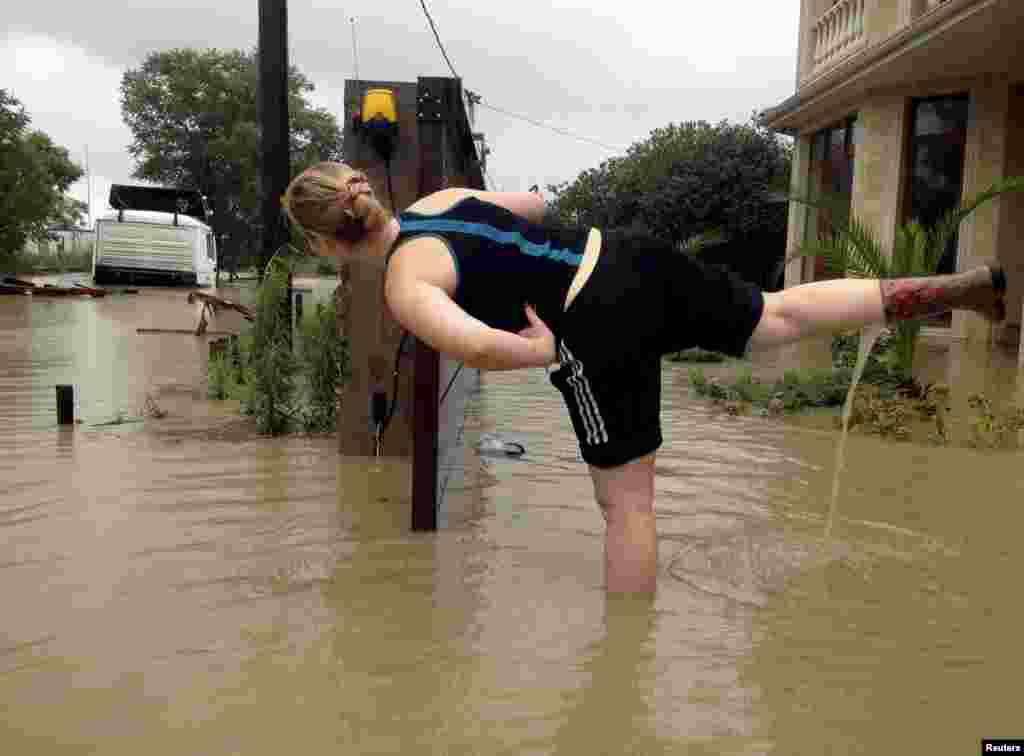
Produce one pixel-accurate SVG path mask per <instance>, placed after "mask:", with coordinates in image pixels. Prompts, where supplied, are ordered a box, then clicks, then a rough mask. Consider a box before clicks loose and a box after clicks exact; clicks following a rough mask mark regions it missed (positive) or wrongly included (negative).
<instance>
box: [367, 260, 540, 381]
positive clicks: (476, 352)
mask: <svg viewBox="0 0 1024 756" xmlns="http://www.w3.org/2000/svg"><path fill="white" fill-rule="evenodd" d="M385 298H386V299H387V303H388V307H389V308H390V309H391V312H392V313H393V314H394V316H395V319H396V320H398V322H399V323H401V324H402V325H403V326H405V328H407V329H408V330H409V331H410V332H412V333H413V334H415V335H416V336H417V337H418V338H420V339H422V340H423V341H424V342H426V343H427V344H429V345H430V346H431V347H433V348H434V349H436V350H437V351H439V352H441V353H443V354H447V355H449V356H451V357H454V358H456V359H458V360H461V361H462V362H464V363H465V364H466V365H468V366H469V367H475V368H481V369H484V370H514V369H516V368H529V367H544V366H546V365H550V364H551V363H553V362H554V361H555V353H554V339H553V337H552V338H551V339H548V338H546V337H545V336H544V335H539V336H531V337H530V338H527V337H526V336H520V335H519V334H515V333H510V332H509V331H502V330H499V329H497V328H491V327H490V326H488V325H486V324H485V323H483V322H481V321H479V320H477V319H476V318H474V317H472V316H470V315H469V314H467V313H466V311H465V310H463V309H462V308H461V307H459V306H458V305H457V304H456V303H455V302H453V301H452V299H451V297H449V296H448V295H447V294H446V293H445V292H444V291H443V290H442V289H440V288H438V287H437V286H434V285H433V284H431V283H428V282H426V281H421V280H418V279H415V278H412V277H409V276H406V277H402V276H400V275H395V274H394V273H390V274H389V275H388V280H387V283H386V285H385ZM533 317H536V316H535V315H534V316H533ZM534 326H536V324H534ZM545 330H546V329H545ZM548 333H549V334H550V331H548Z"/></svg>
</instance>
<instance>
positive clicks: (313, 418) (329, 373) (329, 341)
mask: <svg viewBox="0 0 1024 756" xmlns="http://www.w3.org/2000/svg"><path fill="white" fill-rule="evenodd" d="M302 354H303V366H304V368H305V377H306V386H307V396H308V403H307V407H306V411H305V414H304V416H303V423H304V425H305V427H306V430H309V431H330V430H333V429H334V428H335V427H336V426H337V407H338V395H337V390H338V386H339V385H341V384H342V383H344V382H345V381H346V380H347V379H348V377H349V376H350V375H351V370H350V364H349V351H348V342H347V341H346V340H345V339H343V338H342V337H341V336H340V335H339V333H338V310H337V305H336V303H335V299H334V297H333V296H332V297H331V299H330V303H329V304H328V305H327V306H326V307H325V306H323V305H317V308H316V316H315V317H314V318H313V319H312V320H311V321H310V322H307V323H304V324H303V329H302Z"/></svg>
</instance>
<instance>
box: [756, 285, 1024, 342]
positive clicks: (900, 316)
mask: <svg viewBox="0 0 1024 756" xmlns="http://www.w3.org/2000/svg"><path fill="white" fill-rule="evenodd" d="M1005 293H1006V275H1005V273H1004V272H1003V270H1002V269H1001V268H990V267H988V266H983V267H980V268H974V269H973V270H969V271H966V272H964V273H956V274H954V275H949V276H922V277H919V278H889V279H882V280H878V279H862V278H840V279H836V280H832V281H817V282H815V283H808V284H801V285H800V286H794V287H792V288H790V289H785V290H783V291H777V292H768V293H766V294H765V295H764V300H765V306H764V314H763V315H762V317H761V321H760V322H759V323H758V325H757V328H756V329H755V330H754V334H753V336H752V337H751V343H752V344H754V345H758V346H770V345H776V344H785V343H789V342H791V341H797V340H799V339H802V338H805V337H807V336H815V335H822V334H828V333H836V332H838V331H842V330H846V329H850V330H853V329H857V328H863V327H864V326H867V325H873V324H877V323H893V322H896V321H899V320H912V319H915V318H924V317H929V316H932V315H938V314H940V313H943V312H948V311H949V310H974V311H975V312H978V313H980V314H982V315H984V316H985V317H986V318H989V319H990V320H996V321H998V320H1002V319H1003V318H1004V317H1005V316H1006V307H1005V304H1004V303H1003V297H1004V295H1005Z"/></svg>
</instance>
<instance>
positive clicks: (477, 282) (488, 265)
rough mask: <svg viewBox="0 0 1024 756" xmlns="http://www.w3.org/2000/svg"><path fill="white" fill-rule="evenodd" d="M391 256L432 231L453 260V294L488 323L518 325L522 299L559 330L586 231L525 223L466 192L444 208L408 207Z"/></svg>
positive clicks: (514, 328)
mask: <svg viewBox="0 0 1024 756" xmlns="http://www.w3.org/2000/svg"><path fill="white" fill-rule="evenodd" d="M398 222H399V225H400V226H401V230H400V231H399V234H398V238H397V239H396V240H395V243H394V245H393V246H392V247H391V249H390V251H389V252H388V260H389V261H390V259H391V255H393V254H394V253H395V251H396V250H397V249H398V248H399V247H400V246H401V245H402V244H403V243H404V242H406V241H408V240H410V239H414V238H416V237H420V236H433V237H436V238H438V239H440V240H441V241H443V242H444V243H445V245H446V246H447V247H448V251H449V252H450V253H451V255H452V259H453V260H454V261H455V270H456V275H457V280H458V285H457V288H456V290H455V296H454V300H455V302H456V303H457V304H458V305H459V306H460V307H462V309H464V310H465V311H466V312H467V313H469V314H470V315H472V316H473V317H475V318H477V319H479V320H481V321H483V322H484V323H486V324H487V325H489V326H491V327H492V328H500V329H502V330H505V331H513V332H515V331H519V330H522V329H523V328H525V327H526V326H527V325H528V321H527V319H526V314H525V312H524V311H523V305H524V304H525V303H527V302H529V303H530V304H532V305H533V307H534V309H535V310H536V311H537V315H538V316H540V318H541V320H543V321H544V322H545V323H547V325H548V327H550V328H551V330H552V331H553V332H554V333H555V334H556V335H559V334H560V324H561V318H562V310H563V307H564V305H565V297H566V294H567V293H568V291H569V285H570V284H571V283H572V279H573V277H574V276H575V275H576V271H577V270H578V269H579V266H580V262H581V261H582V259H583V252H584V249H585V248H586V244H587V236H588V234H589V229H560V228H554V227H548V226H542V225H538V224H534V223H531V222H530V221H528V220H526V219H525V218H523V217H521V216H519V215H517V214H515V213H513V212H512V211H510V210H507V209H505V208H503V207H500V206H498V205H494V204H491V203H489V202H484V201H482V200H479V199H477V198H476V197H472V196H469V197H465V198H463V199H461V200H459V201H458V202H456V203H455V204H454V205H452V206H451V207H450V208H448V209H447V210H445V211H444V212H443V213H417V212H411V211H406V212H404V213H402V214H401V215H400V216H399V217H398Z"/></svg>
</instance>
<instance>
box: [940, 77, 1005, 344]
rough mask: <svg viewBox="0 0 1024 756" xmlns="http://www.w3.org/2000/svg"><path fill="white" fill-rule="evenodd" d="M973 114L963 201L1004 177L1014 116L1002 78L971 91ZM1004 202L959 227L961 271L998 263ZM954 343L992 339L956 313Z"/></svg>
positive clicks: (980, 325)
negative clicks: (960, 340)
mask: <svg viewBox="0 0 1024 756" xmlns="http://www.w3.org/2000/svg"><path fill="white" fill-rule="evenodd" d="M970 97H971V108H970V116H969V119H968V123H967V148H966V154H965V156H964V187H963V197H964V199H970V198H973V197H975V196H976V195H977V194H979V193H980V192H982V191H984V190H985V189H988V188H989V187H990V186H991V185H992V184H994V183H995V182H996V181H999V180H1000V179H1002V178H1003V177H1004V175H1005V170H1006V162H1007V154H1008V149H1009V145H1008V139H1007V125H1008V122H1009V115H1010V86H1009V83H1008V82H1007V80H1006V79H1005V78H1004V77H1001V76H987V77H985V78H983V79H981V80H979V81H978V83H977V84H975V85H974V86H973V87H971V90H970ZM1001 205H1002V199H996V200H993V201H991V202H988V203H986V204H985V205H984V206H983V207H981V208H979V209H978V210H977V211H976V212H975V213H974V214H972V215H971V217H970V218H968V219H967V220H966V221H964V223H963V224H962V225H961V227H960V247H959V254H958V259H957V269H958V270H967V269H969V268H973V267H975V266H978V265H984V264H987V263H994V262H996V261H997V260H998V259H999V232H1000V218H1001V210H1002V208H1001ZM952 331H953V332H952V336H953V338H957V339H968V340H971V341H981V342H989V341H991V340H992V338H993V336H994V333H993V328H992V327H991V325H990V324H989V323H988V322H987V321H986V320H985V319H984V318H982V317H981V316H980V315H977V314H975V313H973V312H967V311H956V312H954V313H953V329H952Z"/></svg>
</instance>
